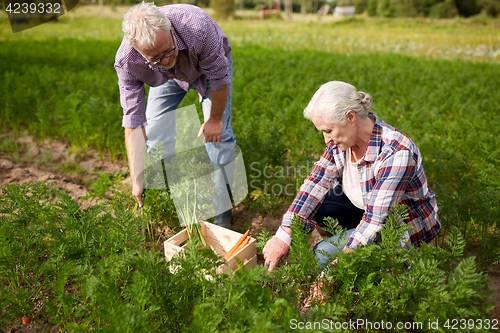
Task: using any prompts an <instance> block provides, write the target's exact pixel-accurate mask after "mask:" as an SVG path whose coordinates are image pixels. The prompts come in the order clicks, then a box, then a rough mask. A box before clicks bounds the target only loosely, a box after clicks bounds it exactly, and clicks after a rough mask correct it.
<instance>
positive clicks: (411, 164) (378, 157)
mask: <svg viewBox="0 0 500 333" xmlns="http://www.w3.org/2000/svg"><path fill="white" fill-rule="evenodd" d="M371 115H372V116H373V117H374V119H375V126H374V127H373V132H372V136H371V138H370V142H369V143H368V148H367V149H366V153H365V156H364V157H363V159H362V160H361V161H360V164H359V166H358V174H359V177H360V181H361V183H360V185H361V191H362V194H363V203H364V206H365V213H364V214H363V218H362V219H361V221H360V223H359V225H358V227H357V228H356V230H355V232H354V233H353V234H352V236H351V237H350V238H349V239H348V240H347V244H346V245H347V246H349V247H351V248H353V249H355V248H357V247H358V246H359V245H367V244H370V243H371V242H373V240H374V239H375V237H376V235H377V233H378V232H379V231H380V230H381V229H382V228H383V227H384V223H385V218H386V216H387V212H388V211H389V209H390V208H391V207H395V206H397V205H398V204H404V205H406V206H407V207H408V212H409V218H408V219H407V220H405V222H406V223H407V224H408V225H409V226H411V227H413V229H412V230H409V231H408V232H407V235H406V237H405V239H403V240H402V241H403V244H404V242H406V241H408V239H409V240H410V242H411V244H412V245H415V246H419V245H420V244H421V243H422V242H426V243H428V242H430V241H431V240H432V239H433V238H434V237H435V236H436V235H437V233H438V232H439V229H440V228H441V223H440V222H439V217H438V214H437V211H438V207H437V204H436V195H435V194H434V193H433V192H432V191H431V190H430V189H429V187H428V185H427V179H426V177H425V172H424V168H423V166H422V158H421V156H420V151H419V150H418V147H417V145H416V144H415V143H414V142H413V141H411V139H410V138H408V137H407V136H406V135H405V134H403V133H401V132H400V131H398V130H396V129H395V128H394V127H392V126H390V125H388V124H386V123H385V122H383V121H382V120H380V119H379V118H378V117H377V116H376V115H375V114H371ZM344 161H345V152H343V151H342V150H341V149H340V148H338V147H336V146H335V145H333V144H332V143H330V144H328V145H327V147H326V150H325V152H324V154H323V156H322V157H321V159H320V160H319V161H318V162H316V163H315V165H314V169H313V171H312V172H311V174H310V175H309V176H308V177H307V178H306V180H305V181H304V184H303V185H302V186H301V188H300V191H299V192H298V193H297V196H296V197H295V199H294V201H293V203H292V205H291V206H290V208H289V209H288V211H287V212H286V213H285V215H284V216H283V220H282V222H281V224H282V225H283V226H289V225H290V224H291V221H292V218H293V216H294V215H295V214H297V215H298V217H299V219H300V220H301V221H302V222H304V223H305V227H306V228H311V229H314V228H315V227H316V225H315V223H314V221H313V220H312V218H313V217H314V215H315V214H316V212H317V211H318V208H319V207H320V205H321V203H322V202H323V199H324V198H325V196H326V194H327V192H328V190H329V189H330V187H334V186H336V185H337V184H338V183H339V180H341V178H342V172H343V168H344Z"/></svg>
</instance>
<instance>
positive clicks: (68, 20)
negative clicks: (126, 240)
mask: <svg viewBox="0 0 500 333" xmlns="http://www.w3.org/2000/svg"><path fill="white" fill-rule="evenodd" d="M127 9H128V7H114V8H112V7H105V10H104V18H101V17H100V12H99V7H98V6H79V7H77V8H76V10H73V11H71V12H70V13H69V14H67V15H65V16H62V17H61V18H60V20H59V21H58V22H57V23H46V24H44V25H41V26H38V27H36V28H33V29H29V30H25V31H22V32H18V33H16V34H13V33H12V32H11V30H10V26H9V24H8V21H7V16H6V14H5V12H0V32H1V33H0V40H20V39H36V40H44V39H47V38H54V37H55V38H77V39H99V40H114V39H117V38H121V36H122V32H121V18H122V15H123V13H125V12H126V10H127ZM209 13H210V11H209ZM245 13H246V14H245ZM248 13H250V14H248ZM253 13H255V12H253V11H245V12H243V14H242V13H241V12H239V17H248V16H249V15H252V14H253ZM219 24H220V25H221V27H222V29H223V30H224V31H225V32H226V34H227V36H228V38H229V40H230V42H231V44H232V45H233V46H242V45H246V44H254V45H261V46H266V47H268V48H269V47H271V48H275V47H278V48H284V49H289V50H321V51H327V52H340V53H348V54H353V53H368V54H372V53H398V54H404V55H408V56H417V57H426V58H431V59H451V60H453V59H460V60H471V61H475V62H485V61H486V62H496V63H498V62H500V34H498V29H499V28H500V20H498V19H497V20H494V19H489V18H485V17H482V16H477V17H473V18H468V19H464V18H455V19H447V20H435V19H424V18H417V19H407V18H404V19H398V18H395V19H386V18H370V17H367V16H358V17H356V18H354V19H337V18H334V17H333V16H328V17H321V16H317V15H312V14H308V15H300V14H294V16H293V19H292V21H284V20H278V21H277V20H265V21H261V20H255V19H242V20H232V21H221V22H219Z"/></svg>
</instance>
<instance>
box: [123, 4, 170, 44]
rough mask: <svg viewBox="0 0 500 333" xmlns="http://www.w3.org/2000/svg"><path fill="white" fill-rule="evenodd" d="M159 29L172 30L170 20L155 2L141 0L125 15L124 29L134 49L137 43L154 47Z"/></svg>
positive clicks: (126, 38)
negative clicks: (141, 0)
mask: <svg viewBox="0 0 500 333" xmlns="http://www.w3.org/2000/svg"><path fill="white" fill-rule="evenodd" d="M158 29H164V30H165V32H168V31H169V30H170V20H169V19H168V18H167V16H165V14H163V13H162V12H160V10H159V9H158V7H156V6H155V4H154V3H153V2H144V1H143V2H141V3H138V4H137V5H135V6H134V7H132V8H130V9H129V11H128V12H127V13H126V14H125V15H124V17H123V23H122V30H123V33H124V35H125V40H126V41H127V43H129V45H130V46H132V47H133V48H134V49H137V45H140V46H141V47H142V46H146V47H153V46H155V44H156V41H157V39H158V38H157V37H156V33H157V31H158Z"/></svg>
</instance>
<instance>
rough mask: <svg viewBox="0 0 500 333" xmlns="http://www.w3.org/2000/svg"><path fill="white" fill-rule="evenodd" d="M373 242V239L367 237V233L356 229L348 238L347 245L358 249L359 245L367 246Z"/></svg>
mask: <svg viewBox="0 0 500 333" xmlns="http://www.w3.org/2000/svg"><path fill="white" fill-rule="evenodd" d="M371 242H372V240H371V239H369V238H367V237H366V236H365V235H363V234H362V233H360V232H359V231H355V232H354V233H353V234H352V236H351V237H350V238H349V239H348V240H347V244H346V246H348V247H350V248H351V249H354V250H355V249H357V248H358V246H360V245H363V246H366V245H368V244H370V243H371Z"/></svg>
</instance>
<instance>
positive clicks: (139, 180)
mask: <svg viewBox="0 0 500 333" xmlns="http://www.w3.org/2000/svg"><path fill="white" fill-rule="evenodd" d="M125 147H126V148H127V157H128V161H129V162H128V163H129V169H130V177H131V178H132V196H133V197H134V199H135V200H136V201H137V202H138V203H139V207H142V192H143V190H144V177H143V176H144V174H143V171H144V155H145V153H146V130H145V128H144V127H137V128H125Z"/></svg>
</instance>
